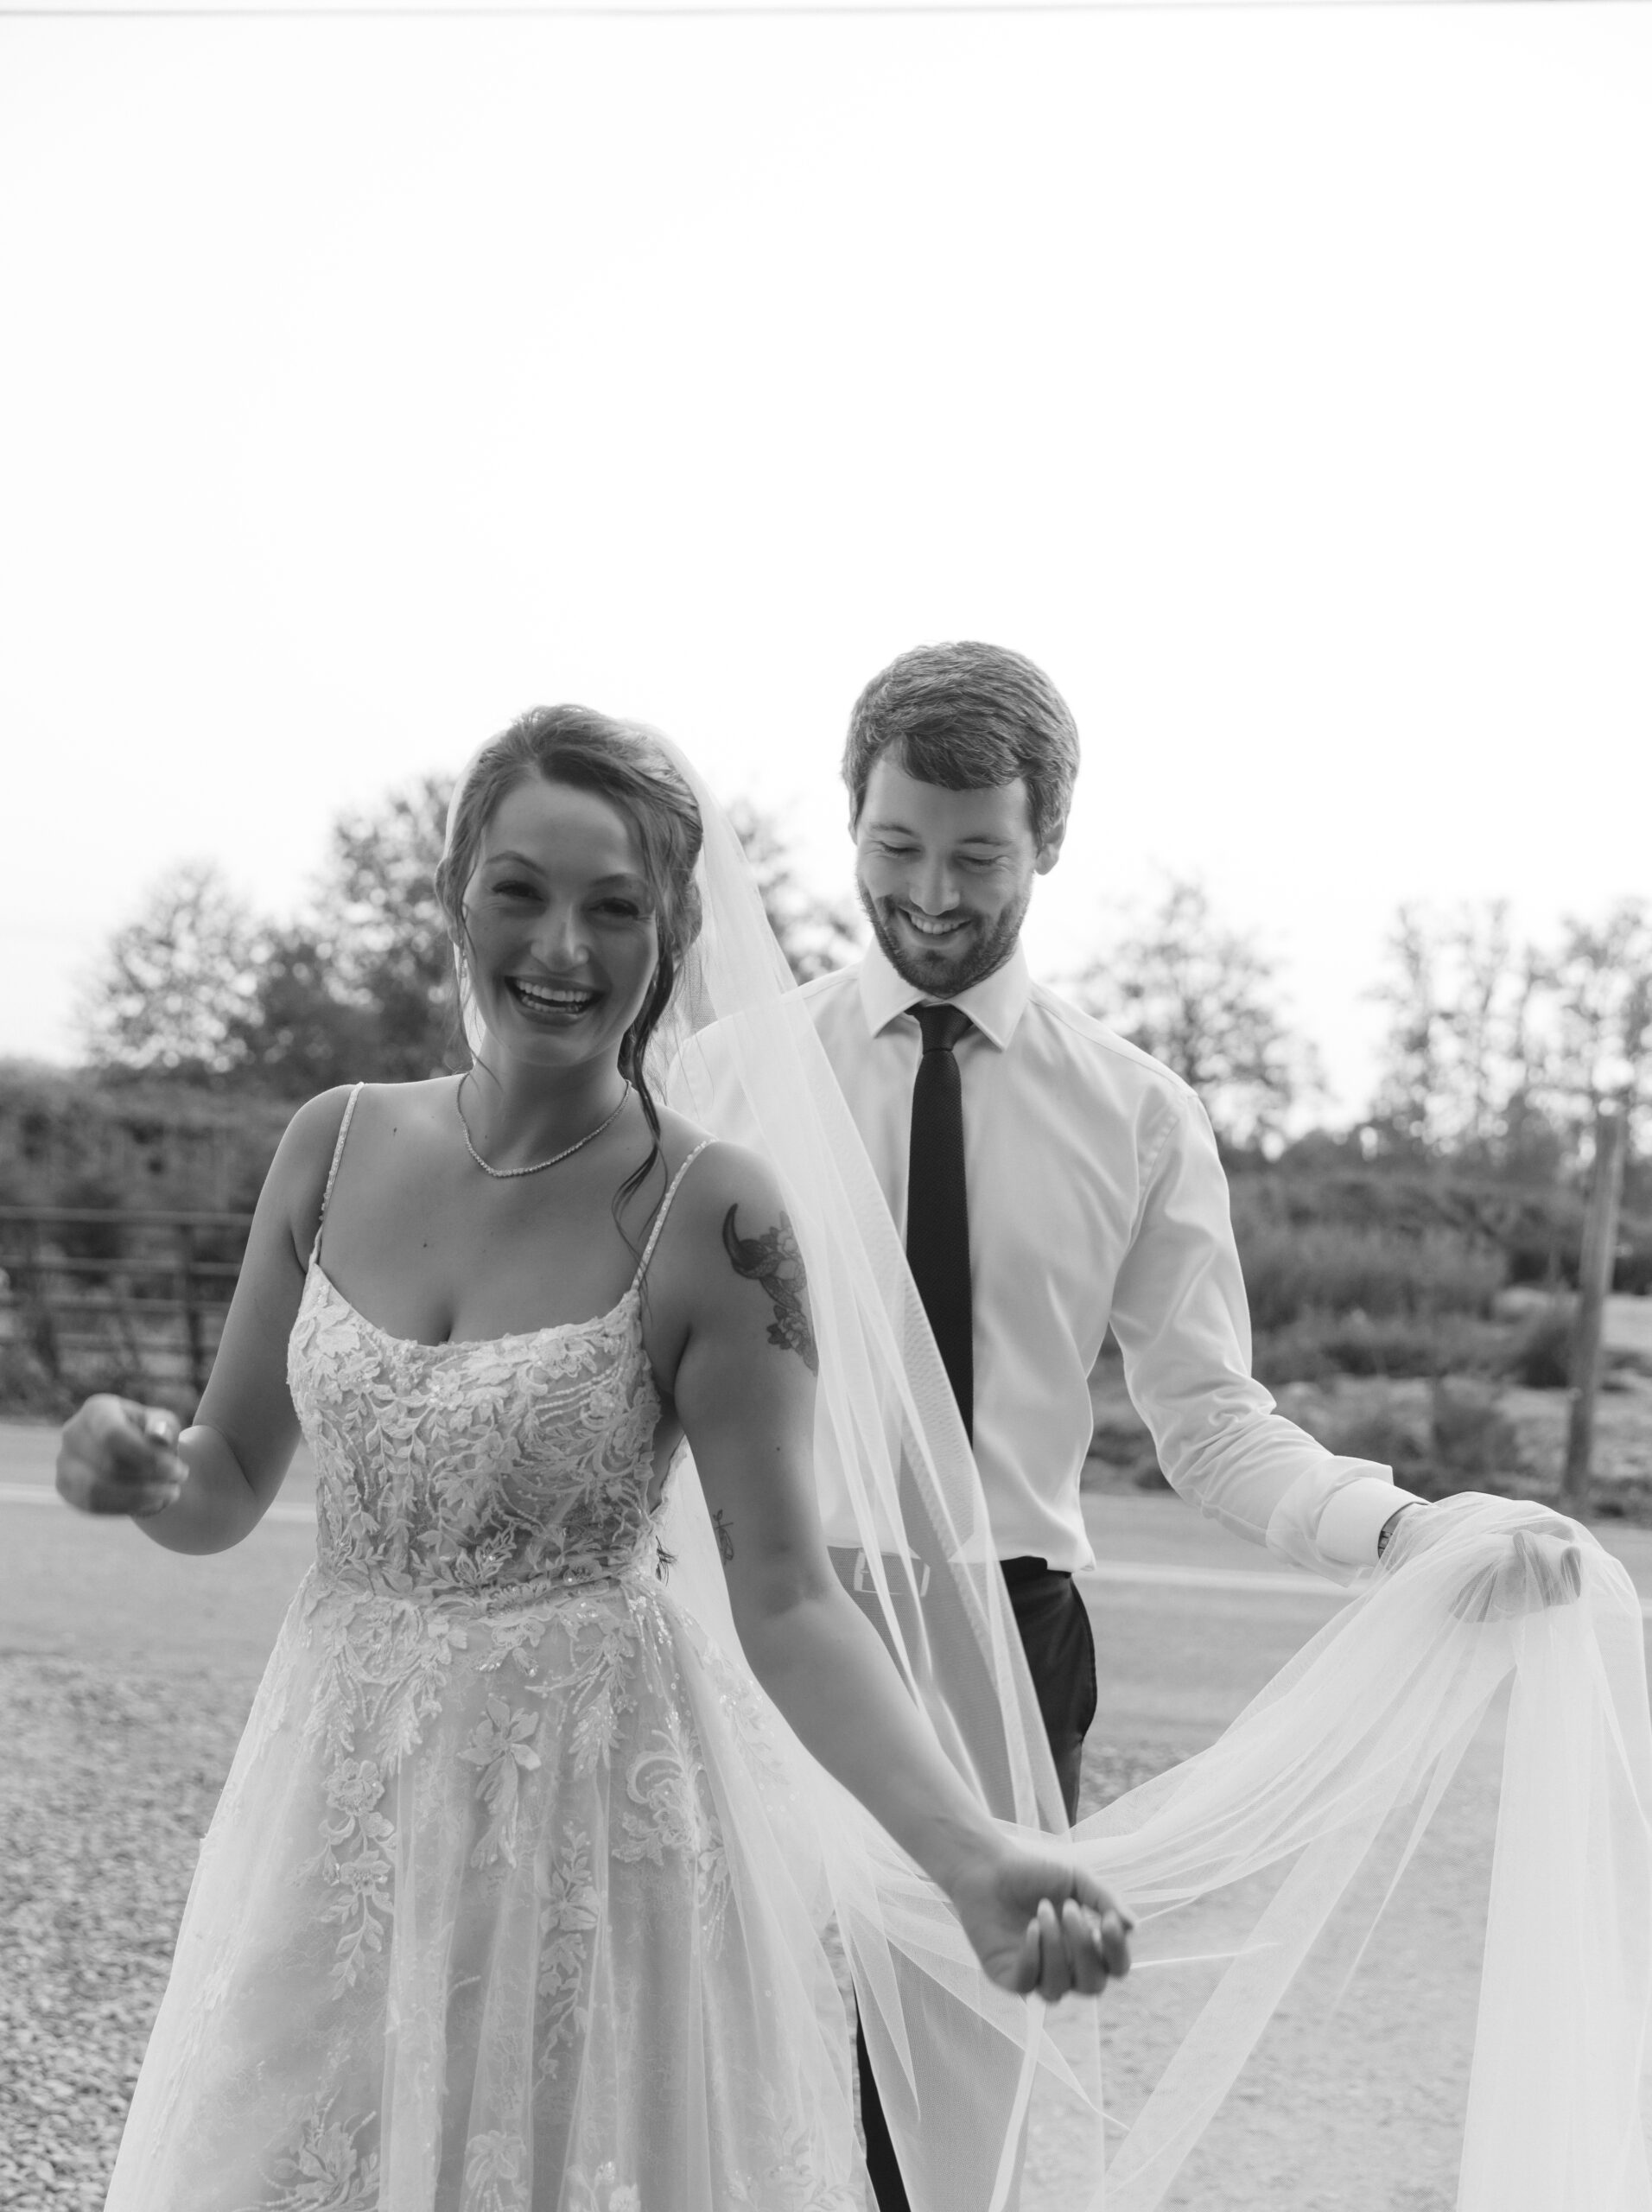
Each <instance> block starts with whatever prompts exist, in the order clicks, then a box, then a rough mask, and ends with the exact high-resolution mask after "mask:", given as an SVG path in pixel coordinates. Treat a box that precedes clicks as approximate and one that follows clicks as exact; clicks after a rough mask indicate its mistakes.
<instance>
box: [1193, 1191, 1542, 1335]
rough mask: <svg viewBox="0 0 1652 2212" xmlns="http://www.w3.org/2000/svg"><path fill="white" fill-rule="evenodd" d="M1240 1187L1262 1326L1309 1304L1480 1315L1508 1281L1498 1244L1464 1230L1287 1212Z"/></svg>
mask: <svg viewBox="0 0 1652 2212" xmlns="http://www.w3.org/2000/svg"><path fill="white" fill-rule="evenodd" d="M1242 1187H1243V1186H1241V1188H1242ZM1235 1195H1236V1205H1235V1209H1234V1234H1235V1236H1236V1240H1237V1242H1238V1246H1239V1258H1240V1262H1241V1265H1242V1267H1243V1269H1244V1275H1245V1288H1246V1290H1247V1292H1248V1293H1249V1299H1250V1312H1251V1319H1252V1321H1253V1323H1254V1325H1255V1326H1256V1327H1257V1328H1258V1329H1265V1330H1273V1329H1281V1328H1285V1327H1287V1326H1288V1325H1289V1324H1290V1323H1292V1322H1293V1321H1296V1320H1299V1319H1301V1318H1302V1317H1303V1316H1305V1315H1306V1314H1310V1313H1333V1314H1334V1313H1363V1314H1365V1315H1367V1316H1368V1317H1371V1318H1374V1319H1388V1318H1389V1317H1392V1316H1405V1317H1407V1318H1416V1317H1419V1316H1423V1315H1431V1314H1435V1313H1472V1314H1479V1315H1484V1314H1485V1313H1488V1312H1489V1311H1490V1306H1491V1301H1492V1300H1493V1299H1494V1298H1495V1297H1496V1294H1497V1292H1498V1291H1499V1290H1500V1289H1501V1288H1502V1287H1503V1280H1504V1273H1505V1270H1504V1264H1503V1255H1502V1254H1501V1253H1500V1252H1498V1251H1497V1249H1496V1247H1495V1246H1494V1245H1490V1244H1488V1243H1485V1242H1484V1240H1482V1239H1480V1238H1477V1237H1472V1236H1465V1234H1463V1232H1461V1231H1460V1230H1452V1229H1424V1230H1420V1231H1418V1232H1414V1233H1413V1232H1408V1231H1407V1230H1398V1229H1393V1228H1388V1227H1386V1226H1373V1227H1364V1228H1355V1227H1350V1226H1347V1225H1344V1224H1339V1223H1334V1222H1313V1221H1307V1222H1300V1221H1290V1220H1286V1219H1280V1217H1278V1216H1277V1215H1274V1214H1271V1213H1269V1212H1268V1211H1263V1210H1262V1209H1261V1208H1258V1207H1256V1206H1255V1205H1249V1204H1246V1203H1244V1202H1242V1200H1241V1199H1240V1194H1239V1192H1236V1194H1235Z"/></svg>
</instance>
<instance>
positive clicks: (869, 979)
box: [804, 644, 1415, 2212]
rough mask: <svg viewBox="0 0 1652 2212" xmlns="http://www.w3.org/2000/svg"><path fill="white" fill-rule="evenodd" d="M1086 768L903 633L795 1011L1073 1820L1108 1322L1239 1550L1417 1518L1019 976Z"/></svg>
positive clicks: (1032, 673)
mask: <svg viewBox="0 0 1652 2212" xmlns="http://www.w3.org/2000/svg"><path fill="white" fill-rule="evenodd" d="M1077 772H1078V734H1077V729H1076V728H1075V726H1074V723H1073V718H1072V715H1071V713H1070V712H1069V710H1068V709H1067V706H1066V704H1065V702H1064V700H1063V699H1062V698H1061V696H1060V695H1059V693H1058V691H1057V690H1056V689H1055V687H1054V685H1053V684H1052V683H1051V682H1050V680H1049V678H1048V677H1046V676H1045V674H1044V673H1043V671H1041V670H1039V669H1038V668H1036V667H1034V665H1033V664H1032V662H1030V661H1028V660H1026V659H1024V658H1022V657H1021V655H1020V654H1019V653H1014V652H1007V651H1006V650H1004V649H1003V648H1001V647H998V646H994V645H975V644H964V645H931V646H920V647H918V649H916V650H915V651H913V652H907V653H903V654H902V655H901V656H900V658H899V659H898V660H896V661H894V662H893V663H892V664H891V665H890V666H889V667H887V668H886V669H885V670H884V671H883V672H882V673H881V674H880V675H879V676H875V677H874V678H873V679H872V681H871V683H868V684H867V687H866V689H865V690H864V691H863V692H862V693H861V696H860V698H859V700H858V701H857V702H855V710H854V713H853V715H851V717H850V721H849V732H848V744H847V746H846V747H845V749H844V754H843V779H844V782H845V783H846V784H847V785H848V798H849V827H850V830H851V832H852V834H853V836H854V838H855V882H856V886H857V888H858V890H859V892H860V896H861V905H862V906H864V907H865V909H866V912H867V919H868V921H869V922H870V923H871V925H872V931H873V936H874V939H875V943H874V946H873V947H872V949H871V950H869V951H868V952H867V955H866V957H865V958H864V959H863V960H862V961H861V963H860V965H859V966H858V967H855V968H849V969H842V970H840V971H839V972H838V973H837V974H836V975H832V976H826V977H823V978H822V979H821V980H820V981H818V982H815V983H812V984H810V985H809V986H808V987H807V988H806V989H805V992H804V997H805V999H806V1001H807V1002H808V1006H809V1010H810V1014H811V1016H812V1017H813V1020H814V1022H815V1026H816V1030H817V1031H818V1033H819V1035H820V1038H821V1041H822V1043H823V1046H825V1049H826V1053H827V1056H828V1058H829V1060H830V1061H831V1064H832V1067H833V1070H834V1071H835V1072H836V1076H837V1079H838V1081H839V1083H840V1084H841V1085H842V1090H843V1093H844V1096H845V1097H846V1098H847V1100H848V1105H849V1109H850V1111H851V1112H852V1114H853V1115H854V1117H855V1122H856V1124H857V1125H858V1127H859V1128H860V1131H861V1136H862V1138H863V1139H864V1141H865V1142H866V1146H867V1151H868V1152H869V1153H870V1154H871V1156H872V1161H873V1165H874V1168H875V1169H876V1171H877V1174H878V1179H879V1181H880V1184H881V1185H882V1187H883V1191H884V1194H885V1196H886V1198H887V1199H888V1202H889V1208H890V1211H891V1213H892V1214H893V1217H894V1218H895V1220H896V1222H897V1224H901V1225H902V1226H903V1227H904V1230H905V1237H906V1245H907V1254H908V1257H909V1259H910V1261H911V1262H912V1271H913V1274H914V1275H915V1276H916V1278H917V1281H918V1289H919V1292H920V1294H922V1296H923V1299H924V1305H925V1306H926V1308H927V1309H928V1312H929V1315H930V1319H931V1325H932V1327H933V1329H934V1332H935V1335H936V1338H937V1343H938V1344H939V1348H940V1351H941V1355H942V1358H943V1361H944V1363H945V1366H946V1369H947V1372H948V1375H949V1376H950V1379H951V1383H952V1387H953V1390H954V1393H955V1395H956V1397H957V1400H958V1405H959V1410H960V1411H961V1413H962V1414H963V1419H964V1425H965V1427H966V1428H967V1429H969V1431H970V1433H971V1436H972V1440H973V1442H974V1446H975V1460H976V1464H977V1465H978V1467H979V1469H980V1471H981V1480H982V1489H983V1491H984V1492H985V1494H986V1499H987V1507H988V1514H989V1516H990V1519H991V1523H992V1529H993V1535H994V1541H995V1542H996V1545H997V1549H998V1554H999V1558H1000V1560H1001V1563H1002V1567H1003V1572H1004V1579H1005V1581H1006V1582H1007V1585H1008V1589H1009V1598H1010V1603H1011V1605H1012V1607H1013V1611H1014V1614H1015V1618H1016V1621H1017V1624H1018V1625H1019V1626H1020V1631H1021V1638H1022V1642H1023V1643H1024V1645H1025V1647H1026V1658H1027V1663H1028V1667H1029V1669H1030V1671H1031V1673H1032V1681H1033V1685H1034V1688H1036V1690H1037V1693H1038V1698H1039V1709H1040V1711H1041V1712H1042V1713H1043V1716H1044V1723H1045V1729H1046V1730H1047V1731H1048V1733H1049V1737H1050V1747H1051V1750H1052V1752H1053V1754H1054V1757H1055V1762H1056V1768H1057V1771H1058V1775H1059V1777H1060V1780H1061V1786H1062V1791H1063V1794H1064V1797H1065V1799H1066V1804H1067V1810H1068V1814H1069V1816H1070V1817H1071V1815H1072V1814H1073V1813H1074V1812H1075V1810H1076V1808H1077V1800H1078V1778H1079V1764H1080V1760H1081V1757H1082V1754H1083V1740H1084V1734H1085V1732H1086V1730H1087V1729H1088V1728H1089V1726H1090V1721H1091V1719H1093V1718H1094V1715H1095V1711H1096V1656H1095V1645H1094V1643H1093V1642H1092V1639H1091V1635H1090V1618H1089V1615H1088V1613H1087V1611H1086V1610H1085V1606H1084V1601H1083V1598H1082V1596H1081V1595H1080V1594H1079V1592H1078V1590H1077V1587H1076V1586H1075V1583H1074V1580H1073V1576H1074V1571H1075V1570H1076V1569H1077V1568H1081V1567H1088V1566H1090V1565H1091V1564H1092V1563H1093V1554H1092V1553H1091V1550H1090V1540H1089V1537H1088V1535H1087V1534H1086V1531H1085V1527H1084V1518H1083V1511H1082V1510H1081V1508H1080V1503H1079V1478H1080V1475H1081V1473H1082V1471H1083V1464H1084V1458H1085V1454H1086V1452H1087V1451H1088V1449H1089V1446H1090V1433H1091V1426H1092V1420H1091V1408H1090V1391H1089V1377H1090V1370H1091V1369H1092V1367H1094V1365H1095V1363H1096V1358H1097V1357H1098V1355H1099V1353H1100V1351H1101V1348H1102V1337H1103V1335H1104V1334H1105V1332H1106V1331H1107V1328H1108V1326H1109V1323H1110V1324H1111V1325H1112V1329H1113V1332H1114V1334H1115V1337H1116V1338H1117V1339H1118V1343H1119V1346H1120V1349H1121V1351H1122V1352H1123V1355H1124V1369H1125V1376H1126V1380H1127V1382H1128V1386H1129V1389H1130V1395H1131V1397H1132V1399H1133V1400H1134V1402H1135V1405H1136V1407H1137V1408H1138V1410H1139V1411H1140V1412H1141V1414H1142V1416H1143V1418H1144V1419H1145V1420H1146V1421H1147V1424H1148V1427H1150V1428H1151V1430H1152V1432H1153V1442H1154V1444H1155V1446H1157V1449H1158V1453H1159V1460H1160V1465H1161V1466H1162V1467H1163V1468H1164V1471H1165V1472H1166V1475H1167V1476H1168V1478H1169V1479H1170V1481H1171V1483H1172V1484H1173V1485H1174V1487H1175V1488H1176V1489H1177V1490H1179V1491H1180V1492H1181V1493H1182V1495H1183V1496H1184V1497H1186V1498H1188V1499H1189V1500H1190V1501H1191V1503H1194V1504H1196V1505H1198V1507H1199V1508H1200V1509H1201V1510H1203V1511H1204V1512H1207V1513H1210V1514H1211V1515H1213V1516H1215V1517H1216V1518H1217V1519H1219V1520H1221V1521H1222V1522H1224V1523H1225V1524H1226V1525H1227V1526H1228V1527H1229V1528H1230V1529H1236V1531H1237V1532H1238V1533H1239V1534H1240V1535H1245V1536H1248V1537H1249V1538H1251V1539H1252V1540H1253V1541H1255V1542H1258V1543H1266V1544H1267V1545H1268V1547H1269V1548H1270V1549H1272V1550H1274V1551H1275V1552H1277V1553H1278V1554H1280V1555H1281V1556H1282V1557H1284V1558H1287V1559H1292V1560H1296V1561H1297V1562H1299V1564H1301V1565H1303V1566H1306V1567H1313V1568H1317V1569H1318V1570H1319V1571H1321V1572H1325V1571H1329V1572H1330V1573H1332V1574H1334V1575H1335V1576H1336V1577H1337V1579H1339V1580H1346V1579H1347V1576H1348V1574H1349V1572H1350V1569H1354V1568H1357V1567H1365V1566H1369V1565H1371V1564H1373V1563H1374V1562H1375V1561H1376V1557H1377V1554H1378V1547H1379V1543H1380V1542H1381V1541H1382V1537H1383V1532H1384V1531H1385V1529H1387V1527H1388V1524H1389V1522H1391V1521H1392V1520H1393V1519H1394V1517H1395V1515H1396V1513H1397V1512H1399V1511H1401V1510H1404V1508H1405V1506H1406V1505H1407V1503H1414V1502H1415V1501H1413V1500H1410V1499H1408V1498H1407V1496H1406V1494H1405V1493H1404V1492H1402V1491H1395V1487H1394V1485H1393V1483H1392V1480H1391V1478H1390V1477H1389V1474H1388V1470H1387V1469H1386V1468H1378V1467H1376V1466H1374V1465H1370V1464H1369V1462H1366V1461H1362V1460H1350V1459H1337V1458H1334V1457H1333V1456H1332V1455H1331V1453H1330V1452H1326V1451H1325V1449H1324V1448H1323V1447H1322V1446H1320V1445H1318V1444H1317V1443H1316V1442H1315V1441H1314V1440H1312V1438H1311V1437H1309V1436H1307V1435H1306V1434H1305V1433H1304V1432H1303V1431H1302V1430H1300V1429H1299V1428H1297V1427H1294V1426H1293V1424H1292V1423H1291V1422H1289V1421H1285V1420H1282V1419H1281V1418H1280V1416H1279V1415H1278V1414H1275V1413H1274V1408H1273V1401H1272V1399H1271V1398H1270V1397H1269V1396H1268V1394H1267V1392H1266V1391H1265V1390H1264V1389H1262V1388H1261V1385H1260V1384H1259V1383H1255V1382H1254V1381H1252V1379H1251V1376H1250V1371H1249V1370H1250V1359H1249V1352H1250V1330H1249V1316H1248V1313H1247V1309H1246V1304H1245V1294H1244V1285H1243V1282H1242V1279H1241V1275H1240V1272H1239V1262H1238V1258H1237V1255H1236V1252H1235V1249H1234V1243H1233V1234H1232V1230H1231V1229H1230V1227H1229V1218H1228V1196H1227V1186H1226V1182H1225V1179H1224V1178H1223V1172H1222V1169H1221V1166H1220V1165H1219V1163H1218V1161H1217V1150H1216V1144H1215V1141H1214V1139H1213V1137H1212V1136H1211V1134H1210V1123H1209V1122H1208V1121H1207V1119H1206V1118H1205V1115H1204V1109H1203V1108H1202V1107H1201V1106H1200V1104H1199V1103H1198V1099H1197V1098H1196V1097H1195V1096H1194V1095H1193V1094H1192V1092H1191V1090H1188V1088H1187V1086H1186V1085H1185V1084H1184V1083H1182V1082H1181V1081H1180V1080H1179V1078H1178V1077H1176V1076H1174V1075H1172V1073H1171V1071H1169V1070H1168V1069H1167V1068H1165V1067H1163V1066H1161V1065H1160V1064H1159V1063H1158V1062H1157V1061H1156V1060H1153V1059H1150V1058H1148V1057H1147V1054H1146V1053H1145V1052H1138V1051H1137V1050H1136V1049H1135V1047H1134V1046H1131V1045H1128V1044H1126V1043H1125V1042H1124V1041H1123V1040H1122V1039H1120V1038H1118V1037H1116V1036H1115V1035H1114V1034H1113V1033H1111V1032H1110V1031H1109V1030H1107V1029H1105V1028H1103V1027H1102V1025H1101V1024H1100V1023H1099V1022H1097V1021H1095V1020H1091V1019H1090V1016H1089V1015H1088V1014H1083V1013H1081V1012H1080V1011H1079V1010H1078V1009H1077V1007H1073V1006H1071V1005H1069V1004H1068V1003H1067V1002H1066V1001H1064V1000H1063V999H1061V998H1058V996H1057V995H1056V994H1055V993H1054V992H1053V991H1052V990H1050V989H1048V988H1046V987H1045V985H1043V984H1041V983H1039V982H1034V981H1033V979H1032V976H1030V975H1029V973H1028V971H1027V965H1026V956H1025V954H1024V953H1023V952H1022V950H1021V946H1020V928H1021V923H1022V919H1023V918H1024V917H1025V915H1026V911H1027V906H1028V903H1029V901H1030V900H1031V899H1032V890H1033V886H1034V884H1035V882H1036V880H1037V879H1038V878H1039V876H1040V875H1047V874H1049V872H1050V870H1051V869H1052V868H1054V867H1055V865H1056V862H1057V861H1058V858H1059V857H1060V853H1061V844H1062V838H1063V836H1064V832H1065V829H1066V825H1067V813H1068V808H1069V805H1070V804H1071V798H1072V790H1073V784H1074V781H1075V779H1076V777H1077ZM861 2077H862V2081H861V2086H862V2112H863V2116H864V2117H865V2120H866V2123H867V2164H868V2167H869V2169H870V2171H871V2175H872V2180H873V2184H874V2189H875V2190H876V2194H877V2200H878V2204H879V2206H880V2212H903V2208H904V2207H905V2202H906V2197H905V2190H904V2188H903V2187H902V2185H901V2182H900V2177H899V2169H898V2168H897V2166H896V2164H895V2161H894V2157H893V2149H892V2147H891V2146H890V2144H889V2140H888V2136H887V2132H886V2129H885V2128H884V2126H883V2125H882V2113H881V2111H880V2108H879V2107H878V2101H877V2097H876V2093H875V2085H874V2083H873V2082H872V2080H871V2075H870V2069H869V2068H868V2067H867V2063H866V2059H865V2052H864V2047H862V2052H861Z"/></svg>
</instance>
